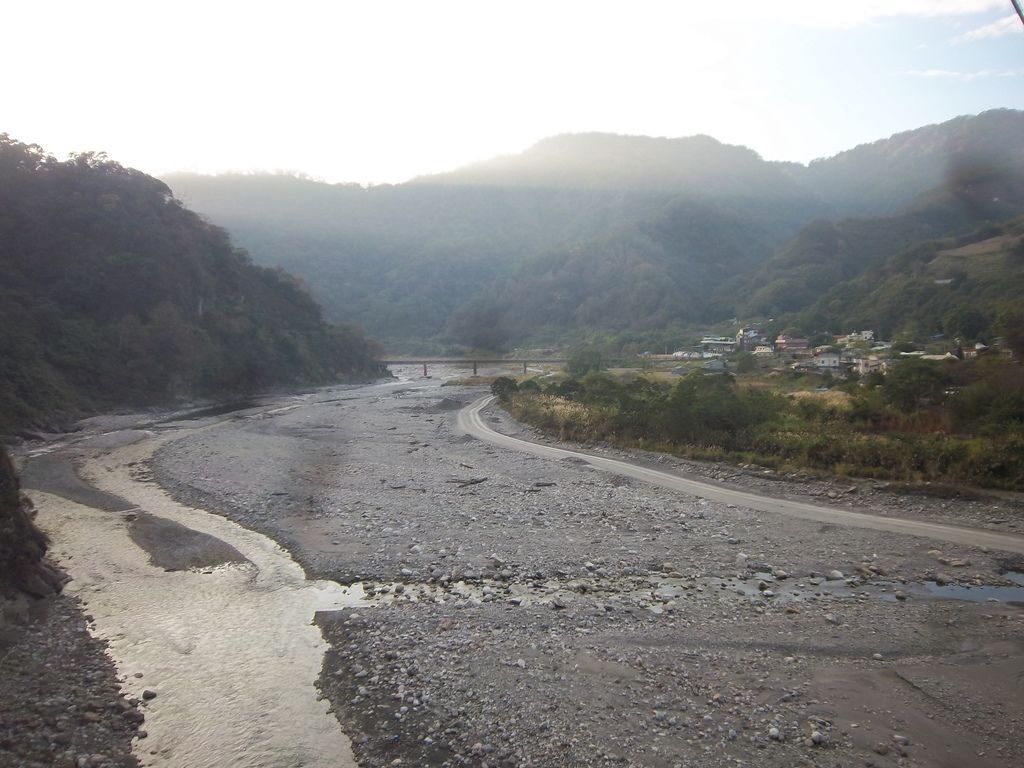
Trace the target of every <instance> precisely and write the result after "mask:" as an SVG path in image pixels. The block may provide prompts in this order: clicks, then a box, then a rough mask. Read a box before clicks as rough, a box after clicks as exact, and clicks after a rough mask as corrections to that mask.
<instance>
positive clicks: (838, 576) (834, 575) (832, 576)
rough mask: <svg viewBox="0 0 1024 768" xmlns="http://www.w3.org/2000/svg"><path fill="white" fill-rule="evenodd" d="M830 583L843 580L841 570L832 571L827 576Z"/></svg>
mask: <svg viewBox="0 0 1024 768" xmlns="http://www.w3.org/2000/svg"><path fill="white" fill-rule="evenodd" d="M827 576H828V580H829V581H841V580H842V579H843V572H842V571H839V570H831V571H829V572H828V574H827Z"/></svg>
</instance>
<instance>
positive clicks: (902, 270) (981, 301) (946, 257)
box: [798, 218, 1024, 344]
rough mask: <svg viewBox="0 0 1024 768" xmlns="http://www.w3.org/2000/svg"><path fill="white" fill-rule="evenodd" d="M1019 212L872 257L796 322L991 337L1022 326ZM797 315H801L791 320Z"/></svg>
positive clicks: (891, 333)
mask: <svg viewBox="0 0 1024 768" xmlns="http://www.w3.org/2000/svg"><path fill="white" fill-rule="evenodd" d="M1022 296H1024V220H1022V219H1019V218H1018V219H1016V220H1013V221H1010V222H1006V223H1004V224H987V225H985V226H983V227H982V228H981V229H979V230H977V231H975V232H972V233H969V234H967V235H961V236H959V237H956V238H948V239H943V240H930V241H925V242H921V243H917V244H915V245H913V246H911V247H908V248H905V249H903V250H902V251H900V252H899V253H897V254H895V255H893V256H891V257H889V258H886V259H881V260H879V261H878V262H877V263H876V264H874V265H873V266H872V268H871V269H869V270H867V271H865V272H864V273H862V274H861V275H859V276H858V277H856V278H854V279H852V280H849V281H846V282H844V283H841V284H839V285H836V286H833V288H832V289H831V290H829V291H828V292H827V293H826V294H825V295H824V296H822V297H821V298H820V299H819V300H818V301H817V302H815V303H813V304H812V305H811V306H810V307H808V308H807V309H806V310H804V312H803V315H804V317H805V318H806V320H804V321H802V322H803V324H804V325H813V326H814V327H818V325H820V324H821V323H823V322H824V323H826V324H828V325H831V326H832V327H833V328H834V329H837V330H842V329H851V328H872V329H877V332H878V333H880V334H882V335H883V336H884V337H886V338H889V337H897V338H898V337H904V338H917V339H924V338H928V337H930V336H934V335H937V334H942V335H943V336H944V337H945V338H946V339H948V340H950V343H952V342H953V341H954V340H956V339H959V340H960V341H961V342H962V343H964V344H968V343H973V342H975V341H979V340H980V341H987V342H989V343H991V341H992V339H993V338H994V337H996V336H1005V335H1010V334H1019V333H1020V332H1021V330H1024V304H1022V302H1021V297H1022ZM798 322H801V321H798Z"/></svg>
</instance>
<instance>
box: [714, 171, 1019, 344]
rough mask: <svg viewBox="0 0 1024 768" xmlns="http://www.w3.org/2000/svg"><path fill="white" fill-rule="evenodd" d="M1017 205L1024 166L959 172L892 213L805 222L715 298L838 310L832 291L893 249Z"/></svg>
mask: <svg viewBox="0 0 1024 768" xmlns="http://www.w3.org/2000/svg"><path fill="white" fill-rule="evenodd" d="M1021 212H1024V166H1022V165H1017V166H1009V167H1004V168H1001V169H999V170H993V169H989V168H982V169H979V170H975V171H973V172H964V173H963V174H961V175H960V176H958V177H957V178H954V179H951V180H949V181H947V182H946V183H944V184H943V185H941V186H940V187H938V188H937V189H934V190H932V191H930V192H928V193H927V194H924V195H921V196H920V197H919V198H918V199H917V201H916V202H915V203H914V204H913V205H911V206H910V207H908V208H907V209H906V210H905V211H903V212H902V213H900V214H898V215H895V216H886V217H878V218H860V219H843V220H840V221H829V220H824V219H823V220H819V221H815V222H812V223H811V224H809V225H808V226H806V227H805V228H804V229H803V230H802V231H801V232H800V233H799V234H798V235H797V236H796V237H794V238H793V239H792V240H791V241H790V242H789V243H788V244H786V246H785V247H783V248H782V249H781V250H779V251H778V252H777V253H776V254H775V255H774V256H772V257H771V258H770V259H768V260H766V261H765V262H764V263H763V264H762V265H761V266H760V267H759V269H757V270H756V271H754V272H752V273H750V274H747V275H743V276H740V277H739V278H737V279H736V280H735V281H733V282H731V283H728V284H726V285H725V286H724V288H723V290H722V291H721V300H722V301H726V300H727V298H728V296H730V295H731V296H734V297H735V302H736V306H737V310H738V312H739V314H741V315H743V316H764V317H769V316H771V317H779V316H780V315H782V314H785V313H794V312H802V311H807V310H810V309H812V308H814V309H815V310H816V311H818V312H820V313H823V314H824V315H825V316H832V315H835V314H836V312H837V311H839V310H838V309H836V310H835V311H833V310H830V309H829V307H830V306H833V300H832V298H831V297H833V296H835V295H851V294H850V291H849V287H848V286H847V282H848V281H850V280H855V279H858V278H860V277H861V276H864V277H865V279H866V280H868V281H870V280H873V279H875V277H876V276H878V275H880V274H882V273H884V272H885V270H887V269H889V268H890V267H891V265H892V263H893V262H892V261H891V260H892V259H893V258H894V257H895V256H897V254H900V253H902V252H904V251H906V250H907V249H910V248H913V247H914V246H916V245H917V244H919V243H921V242H924V241H929V240H935V239H937V238H942V237H947V236H953V235H962V234H966V233H969V232H971V231H973V230H975V229H977V228H979V227H981V226H983V225H985V224H986V223H991V222H1001V221H1005V220H1007V219H1010V218H1013V217H1015V216H1018V215H1020V213H1021ZM836 306H838V305H836ZM842 314H843V316H845V315H846V314H847V313H846V311H845V310H843V311H842ZM875 325H879V323H875ZM886 325H887V324H886ZM879 330H881V328H879Z"/></svg>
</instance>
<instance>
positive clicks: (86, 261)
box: [0, 134, 378, 431]
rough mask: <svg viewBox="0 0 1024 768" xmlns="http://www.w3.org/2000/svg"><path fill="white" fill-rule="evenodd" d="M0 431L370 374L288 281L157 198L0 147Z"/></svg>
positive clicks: (18, 148)
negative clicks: (124, 409) (176, 400)
mask: <svg viewBox="0 0 1024 768" xmlns="http://www.w3.org/2000/svg"><path fill="white" fill-rule="evenodd" d="M0 272H2V274H3V280H2V281H0V327H2V328H3V333H0V431H7V430H9V429H11V428H13V427H16V426H19V425H26V424H35V425H40V426H47V425H57V424H60V423H62V422H64V421H65V420H66V419H67V418H69V417H71V416H74V415H76V414H80V413H81V412H83V411H86V410H91V409H97V408H109V407H114V406H121V405H129V404H131V405H138V404H145V403H155V402H163V401H168V400H171V399H173V398H184V397H197V396H221V395H225V394H231V393H241V392H248V391H253V390H257V389H260V388H265V387H274V386H281V385H296V384H314V383H325V382H329V381H335V380H337V379H338V378H339V377H367V376H371V375H374V374H375V373H376V372H377V371H378V366H377V364H376V362H375V361H374V355H375V350H374V347H373V345H372V344H371V343H370V342H368V341H367V339H366V338H364V337H363V335H362V334H361V333H360V332H358V331H356V330H354V329H352V328H344V327H332V326H330V325H327V324H326V323H324V321H323V320H322V318H321V313H320V310H319V308H318V307H317V305H316V304H315V303H314V301H313V300H312V299H311V298H310V297H309V295H308V294H307V293H306V292H305V290H303V288H302V287H300V285H299V283H298V282H297V281H296V280H295V279H294V278H292V277H291V276H290V275H288V274H286V273H284V272H282V271H280V270H274V269H268V268H264V267H256V266H254V265H253V264H252V263H251V262H250V261H249V258H248V256H247V255H246V254H245V253H244V252H242V251H239V250H237V249H235V248H234V247H233V246H232V244H231V242H230V240H229V239H228V236H227V234H226V233H225V232H224V231H223V230H221V229H219V228H218V227H215V226H212V225H211V224H209V223H206V222H205V221H203V220H202V219H201V218H200V217H199V216H197V215H196V214H194V213H192V212H191V211H189V210H187V209H186V208H185V207H184V206H182V204H181V203H180V202H179V201H178V200H176V199H175V198H174V197H173V195H172V193H171V191H170V189H169V188H168V187H167V186H166V185H165V184H164V183H162V182H160V181H158V180H157V179H154V178H152V177H150V176H147V175H145V174H144V173H141V172H139V171H136V170H132V169H129V168H124V167H122V166H121V165H119V164H117V163H115V162H112V161H110V160H108V159H106V158H105V157H104V156H102V155H95V154H82V155H77V156H75V157H73V158H72V159H70V160H68V161H63V162H62V161H58V160H56V159H54V158H53V157H51V156H49V155H47V154H46V153H45V152H44V151H43V150H42V149H41V148H39V147H38V146H35V145H27V144H23V143H20V142H18V141H15V140H13V139H11V138H10V137H9V136H7V135H6V134H0Z"/></svg>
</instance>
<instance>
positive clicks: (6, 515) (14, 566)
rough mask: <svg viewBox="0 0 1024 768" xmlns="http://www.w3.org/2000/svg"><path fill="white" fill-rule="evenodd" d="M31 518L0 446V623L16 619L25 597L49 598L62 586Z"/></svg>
mask: <svg viewBox="0 0 1024 768" xmlns="http://www.w3.org/2000/svg"><path fill="white" fill-rule="evenodd" d="M34 517H35V511H34V509H33V507H32V502H31V501H30V500H29V498H28V497H27V496H26V495H25V494H23V493H22V492H21V486H20V485H19V483H18V476H17V473H16V472H15V470H14V464H13V462H12V461H11V458H10V456H9V455H8V454H7V452H6V450H4V449H3V448H0V623H2V622H3V621H5V620H17V619H18V617H19V616H21V615H22V614H23V613H24V611H25V605H24V603H25V600H26V598H45V597H49V596H51V595H54V594H56V593H57V592H60V590H61V588H62V587H63V585H64V579H63V577H62V576H61V574H59V573H58V572H57V571H56V570H54V569H53V568H52V567H50V565H48V564H47V563H46V562H45V560H44V559H43V558H44V555H45V554H46V548H47V544H48V543H49V542H48V540H47V538H46V534H45V533H43V532H42V531H41V530H39V528H37V527H36V524H35V522H34V521H33V518H34Z"/></svg>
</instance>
